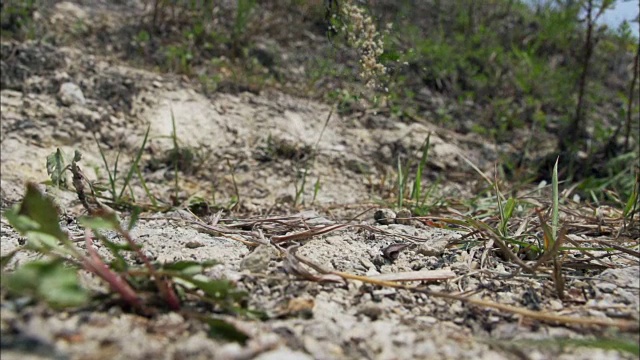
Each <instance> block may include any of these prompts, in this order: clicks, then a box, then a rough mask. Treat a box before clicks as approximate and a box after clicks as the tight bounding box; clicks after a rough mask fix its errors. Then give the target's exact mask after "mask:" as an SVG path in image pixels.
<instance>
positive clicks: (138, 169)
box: [136, 166, 158, 208]
mask: <svg viewBox="0 0 640 360" xmlns="http://www.w3.org/2000/svg"><path fill="white" fill-rule="evenodd" d="M136 174H137V175H138V179H140V183H141V184H142V188H143V189H144V192H145V193H146V194H147V197H148V198H149V200H150V201H151V205H153V207H154V208H158V201H157V200H156V197H155V196H153V194H152V193H151V191H149V187H148V186H147V182H146V181H145V180H144V177H143V176H142V172H141V171H140V167H139V166H136Z"/></svg>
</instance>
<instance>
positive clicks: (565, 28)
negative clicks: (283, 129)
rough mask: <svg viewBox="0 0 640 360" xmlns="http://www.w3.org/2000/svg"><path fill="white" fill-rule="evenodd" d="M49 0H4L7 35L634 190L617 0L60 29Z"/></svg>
mask: <svg viewBox="0 0 640 360" xmlns="http://www.w3.org/2000/svg"><path fill="white" fill-rule="evenodd" d="M621 1H622V0H618V1H617V2H618V3H619V2H621ZM56 2H57V1H52V0H49V1H45V0H28V1H7V0H3V1H2V2H1V4H2V18H1V26H2V38H3V39H13V40H19V41H23V40H27V39H35V40H41V41H47V42H49V43H52V44H54V45H64V44H68V43H75V42H82V43H84V44H85V45H87V46H89V47H91V48H92V49H95V51H103V52H105V54H108V55H110V56H116V57H118V58H119V59H121V60H125V61H128V62H131V63H133V64H135V65H136V66H142V67H146V68H150V69H152V70H156V71H160V72H169V73H177V74H180V75H181V76H185V77H187V78H188V79H191V80H193V81H197V82H198V83H199V84H200V85H201V87H202V90H203V92H205V93H207V94H211V93H215V92H242V91H250V92H260V91H263V90H266V89H278V90H280V91H284V92H287V93H291V94H295V95H297V96H305V97H308V98H314V99H319V100H322V101H326V102H332V103H337V104H338V109H339V111H340V113H341V114H342V115H344V116H346V118H348V119H356V120H357V121H360V122H361V123H365V124H367V126H384V124H382V125H380V124H379V122H376V121H373V120H368V118H367V116H371V114H375V116H377V117H381V116H382V117H384V118H385V119H386V120H385V121H389V122H392V121H402V122H415V121H423V122H431V123H436V124H438V125H440V126H442V127H445V128H448V129H452V130H454V131H457V132H460V133H476V134H478V135H480V136H482V137H484V139H486V141H487V142H494V143H497V144H501V145H504V149H505V151H504V156H503V159H502V162H501V164H500V165H501V167H502V170H503V172H504V175H505V176H506V177H507V178H511V179H513V180H516V181H519V182H522V181H534V180H540V179H542V178H545V177H547V176H548V174H550V173H551V171H550V168H551V167H552V164H553V162H555V159H556V157H557V156H558V155H560V169H561V175H560V176H561V178H564V179H568V180H573V181H576V182H579V183H580V188H581V189H582V190H583V191H584V192H585V193H586V194H590V196H592V197H593V198H595V199H598V200H603V199H604V198H606V197H607V196H620V197H623V198H625V199H626V198H628V197H629V196H630V194H631V193H632V191H633V188H634V186H636V182H637V176H638V175H637V174H638V167H639V166H640V165H639V160H638V143H639V139H638V137H639V135H638V134H639V132H640V130H639V125H638V123H639V115H638V113H639V111H638V109H639V108H638V99H639V98H640V95H639V90H640V86H639V85H638V82H639V80H638V48H639V44H638V36H637V33H638V32H637V30H636V29H638V27H639V24H638V19H637V17H636V19H635V20H633V21H631V22H622V23H621V24H619V26H617V27H611V26H608V25H606V24H603V22H602V21H601V19H602V16H603V14H605V13H606V11H607V10H608V9H611V8H612V7H613V6H615V5H616V1H610V0H536V1H521V0H482V1H477V0H451V1H448V0H420V1H408V0H363V1H355V0H350V1H348V0H279V1H264V0H263V1H259V0H237V1H214V0H200V1H196V0H142V1H127V0H118V1H115V0H114V1H113V2H112V4H111V5H112V6H120V7H130V9H131V11H130V12H129V13H130V14H131V15H130V17H129V18H127V19H122V26H119V27H117V28H115V29H114V28H113V27H108V26H104V23H103V22H101V20H100V19H99V18H96V21H95V22H92V23H77V24H73V29H74V31H72V32H68V33H66V34H65V35H63V36H62V35H59V33H57V34H58V35H54V34H56V33H54V32H51V31H49V28H48V27H50V26H54V25H53V24H50V23H47V22H45V21H40V19H43V18H46V14H47V11H49V9H51V7H52V6H53V4H55V3H56ZM632 2H634V3H635V4H637V7H640V4H639V2H638V1H635V0H634V1H632ZM349 4H353V5H355V6H358V7H359V8H360V9H362V10H363V11H364V12H365V13H366V14H367V15H368V16H370V17H371V18H372V19H373V23H374V25H375V27H376V29H377V31H378V32H377V34H375V37H376V39H380V40H382V42H383V46H384V52H383V53H382V54H381V55H379V56H377V60H378V62H379V63H380V64H382V65H383V66H384V67H385V68H386V72H385V73H384V74H383V75H381V76H380V78H379V79H377V80H378V81H376V86H375V87H374V88H371V87H367V86H365V83H366V81H364V80H363V79H361V78H360V76H359V74H360V73H361V64H360V59H361V58H362V56H363V53H362V49H360V51H359V49H358V48H357V46H354V44H353V43H350V41H349V32H351V31H354V28H353V27H352V26H351V25H352V24H350V22H351V21H353V19H348V16H345V12H344V11H341V9H344V6H347V5H349ZM350 26H351V27H350ZM605 190H607V191H605Z"/></svg>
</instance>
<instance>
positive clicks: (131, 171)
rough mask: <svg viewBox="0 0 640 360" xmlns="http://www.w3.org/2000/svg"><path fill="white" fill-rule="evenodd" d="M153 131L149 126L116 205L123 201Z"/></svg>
mask: <svg viewBox="0 0 640 360" xmlns="http://www.w3.org/2000/svg"><path fill="white" fill-rule="evenodd" d="M150 130H151V125H149V126H147V131H146V132H145V133H144V139H143V140H142V145H140V148H139V149H138V153H137V154H136V158H135V159H134V160H133V164H131V167H130V168H129V172H127V176H126V177H125V179H124V184H123V185H122V189H120V194H119V195H118V198H117V199H113V200H114V201H115V202H116V203H117V202H119V201H120V199H122V195H124V191H125V189H126V188H127V186H129V182H130V181H131V177H132V176H133V174H134V172H135V169H136V167H137V166H138V163H140V159H141V158H142V153H143V152H144V147H145V145H146V144H147V139H148V138H149V131H150ZM114 176H115V175H114Z"/></svg>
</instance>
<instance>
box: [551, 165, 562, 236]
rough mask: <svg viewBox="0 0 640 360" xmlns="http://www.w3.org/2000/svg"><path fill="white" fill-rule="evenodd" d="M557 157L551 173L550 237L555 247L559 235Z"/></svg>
mask: <svg viewBox="0 0 640 360" xmlns="http://www.w3.org/2000/svg"><path fill="white" fill-rule="evenodd" d="M559 159H560V158H558V159H556V163H555V165H554V166H553V173H552V175H551V184H552V192H553V194H552V197H553V199H552V200H553V208H552V209H551V236H552V238H551V239H550V240H551V241H552V243H551V246H552V247H553V243H555V242H556V240H557V236H558V220H559V215H558V208H559V204H558V201H559V200H558V160H559Z"/></svg>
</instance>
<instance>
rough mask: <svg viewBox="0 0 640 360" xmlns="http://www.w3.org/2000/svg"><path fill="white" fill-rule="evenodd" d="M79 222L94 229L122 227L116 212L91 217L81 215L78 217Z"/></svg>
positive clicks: (116, 228)
mask: <svg viewBox="0 0 640 360" xmlns="http://www.w3.org/2000/svg"><path fill="white" fill-rule="evenodd" d="M78 223H79V224H80V225H82V226H84V227H88V228H90V229H92V230H114V231H115V230H118V229H119V228H120V222H119V221H118V217H117V215H116V214H115V213H112V214H109V215H104V216H97V217H90V216H81V217H79V218H78Z"/></svg>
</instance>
